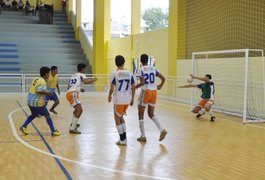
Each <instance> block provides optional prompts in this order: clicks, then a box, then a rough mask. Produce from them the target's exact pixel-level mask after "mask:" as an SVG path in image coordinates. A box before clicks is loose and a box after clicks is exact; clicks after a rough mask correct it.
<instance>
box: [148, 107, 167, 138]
mask: <svg viewBox="0 0 265 180" xmlns="http://www.w3.org/2000/svg"><path fill="white" fill-rule="evenodd" d="M154 111H155V106H154V105H148V116H149V117H150V119H152V121H153V122H154V123H155V125H156V127H157V128H158V129H159V131H160V137H159V141H162V140H163V139H165V137H166V135H167V130H166V129H164V128H163V127H162V125H161V123H160V121H159V120H158V118H157V117H156V116H155V114H154Z"/></svg>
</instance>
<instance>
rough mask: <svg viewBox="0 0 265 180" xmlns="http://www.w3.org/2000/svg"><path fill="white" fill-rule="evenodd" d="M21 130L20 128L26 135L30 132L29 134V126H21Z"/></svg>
mask: <svg viewBox="0 0 265 180" xmlns="http://www.w3.org/2000/svg"><path fill="white" fill-rule="evenodd" d="M19 130H20V131H21V132H22V133H23V134H25V135H28V134H29V132H28V130H27V128H25V127H20V128H19Z"/></svg>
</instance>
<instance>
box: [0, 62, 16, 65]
mask: <svg viewBox="0 0 265 180" xmlns="http://www.w3.org/2000/svg"><path fill="white" fill-rule="evenodd" d="M0 64H6V65H8V64H12V65H13V64H19V62H0Z"/></svg>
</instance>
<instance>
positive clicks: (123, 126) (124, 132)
mask: <svg viewBox="0 0 265 180" xmlns="http://www.w3.org/2000/svg"><path fill="white" fill-rule="evenodd" d="M121 126H122V130H123V137H124V139H127V135H126V124H125V122H124V123H122V124H121Z"/></svg>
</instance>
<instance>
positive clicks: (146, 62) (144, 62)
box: [140, 54, 148, 64]
mask: <svg viewBox="0 0 265 180" xmlns="http://www.w3.org/2000/svg"><path fill="white" fill-rule="evenodd" d="M140 61H141V63H142V64H148V55H147V54H142V55H141V57H140Z"/></svg>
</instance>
